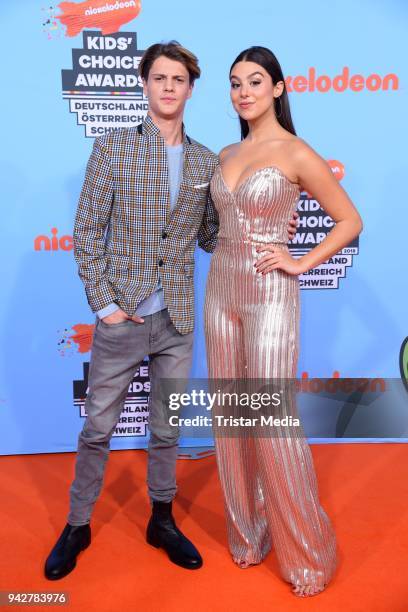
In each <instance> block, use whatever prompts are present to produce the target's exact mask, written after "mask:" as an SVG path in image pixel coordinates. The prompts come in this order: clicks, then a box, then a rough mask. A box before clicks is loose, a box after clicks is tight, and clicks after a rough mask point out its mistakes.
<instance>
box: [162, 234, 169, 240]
mask: <svg viewBox="0 0 408 612" xmlns="http://www.w3.org/2000/svg"><path fill="white" fill-rule="evenodd" d="M167 236H168V233H167V232H163V233H162V238H163V240H164V239H165V238H167Z"/></svg>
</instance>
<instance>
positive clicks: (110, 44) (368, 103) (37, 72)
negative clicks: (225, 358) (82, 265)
mask: <svg viewBox="0 0 408 612" xmlns="http://www.w3.org/2000/svg"><path fill="white" fill-rule="evenodd" d="M407 12H408V9H407V6H406V5H405V4H404V3H402V2H383V3H371V2H369V1H368V0H367V1H363V2H358V3H355V2H352V1H351V0H346V1H345V2H342V3H341V4H339V5H338V6H336V5H333V4H332V3H331V4H328V3H327V2H325V1H323V0H316V1H315V2H313V3H304V2H301V1H300V0H295V1H294V0H292V1H290V2H287V3H282V2H280V3H271V2H269V1H268V0H253V1H252V2H251V3H250V4H248V3H247V2H244V1H243V0H235V1H234V2H232V1H231V2H229V1H227V2H213V1H211V0H210V2H207V3H204V4H197V3H195V2H191V1H190V2H188V1H187V0H181V1H179V2H176V3H170V2H166V1H164V0H151V1H149V2H144V0H142V2H140V1H139V0H126V1H114V0H107V1H106V0H94V1H92V0H86V1H85V2H62V3H60V4H59V5H53V6H49V4H48V5H47V4H45V3H44V2H39V1H36V0H23V1H21V2H18V3H11V2H8V3H2V6H1V8H0V15H1V23H2V36H1V39H0V46H1V57H2V69H1V80H2V96H1V98H0V104H1V109H2V117H3V121H2V129H1V134H2V137H1V143H2V146H1V148H0V169H1V194H2V198H1V200H2V239H1V243H0V248H1V264H2V265H1V287H2V299H1V300H0V335H1V337H0V343H1V348H2V356H1V361H2V362H1V372H0V376H1V379H0V432H1V435H0V453H2V454H13V453H36V452H58V451H67V450H74V449H75V448H76V443H77V435H78V432H79V431H80V429H81V428H82V425H83V422H84V418H85V416H86V414H85V410H84V400H85V397H86V392H87V376H88V367H89V359H90V349H91V344H92V334H93V328H94V321H95V318H94V315H93V314H92V313H91V311H90V309H89V307H88V304H87V301H86V299H85V293H84V290H83V286H82V283H81V281H80V280H79V278H78V276H77V268H76V264H75V261H74V258H73V251H72V248H73V245H72V229H73V220H74V215H75V210H76V205H77V201H78V196H79V193H80V190H81V186H82V181H83V179H84V173H85V167H86V162H87V159H88V156H89V154H90V151H91V148H92V144H93V139H94V138H95V137H96V136H98V135H101V134H104V133H105V132H106V131H108V130H111V129H114V128H118V127H129V128H131V127H133V126H135V125H137V124H138V123H139V122H140V121H142V120H143V117H145V115H146V112H147V101H146V100H145V99H144V98H143V92H142V89H141V82H140V79H139V76H138V64H139V61H140V57H141V55H142V53H143V51H144V49H146V48H147V47H148V46H149V45H151V44H152V43H154V42H159V41H164V40H170V39H177V40H179V41H180V42H181V43H182V44H184V45H185V46H186V47H188V48H190V49H191V50H192V51H193V52H194V53H196V54H197V55H198V57H199V59H200V65H201V68H202V78H201V79H200V80H199V81H197V83H196V86H195V90H194V94H193V97H192V99H191V100H190V101H189V103H188V109H187V113H186V125H187V128H188V133H189V134H190V135H191V136H192V137H193V138H195V139H196V140H198V141H200V142H202V143H203V144H205V145H207V146H208V147H210V148H211V149H212V150H214V151H216V152H218V151H219V150H220V149H221V148H222V147H223V146H225V145H226V144H228V143H231V142H233V141H237V140H238V139H239V129H238V120H237V118H236V116H235V113H234V111H233V109H232V107H231V104H230V101H229V82H228V71H229V67H230V65H231V63H232V61H233V59H234V58H235V57H236V55H237V54H238V53H239V52H240V51H241V50H242V49H244V48H246V47H248V46H250V45H254V44H258V45H263V46H267V47H269V48H271V49H272V50H273V51H274V53H275V54H276V55H277V57H278V59H279V60H280V62H281V64H282V67H283V71H284V74H285V78H286V86H287V89H288V92H289V98H290V103H291V108H292V113H293V118H294V123H295V127H296V129H297V133H298V135H299V136H301V137H302V138H303V139H304V140H306V141H307V142H308V143H309V144H310V145H311V146H312V147H313V148H314V149H315V150H317V151H318V152H319V153H320V155H322V156H323V157H324V158H325V159H326V160H327V162H328V163H329V164H330V166H331V169H332V171H333V172H334V174H335V176H336V178H337V180H339V181H340V182H341V184H342V185H343V186H344V188H345V189H346V190H347V192H348V193H349V195H350V197H351V198H352V200H353V201H354V202H355V204H356V206H357V207H358V209H359V211H360V212H361V215H362V217H363V220H364V224H365V227H364V232H363V234H362V235H361V236H360V237H359V238H358V239H356V240H355V241H354V242H353V243H352V244H350V245H348V246H347V248H345V249H343V251H342V252H341V253H339V254H337V255H336V256H335V257H333V258H332V259H331V260H330V261H328V262H327V263H324V264H322V265H321V266H319V267H318V268H317V269H315V270H312V271H311V272H309V273H308V274H305V275H303V276H302V277H301V279H300V282H301V287H302V291H301V294H302V325H301V353H300V361H299V377H301V378H302V379H303V380H304V381H308V382H309V383H312V382H313V381H314V380H315V379H317V378H324V379H328V380H326V384H328V383H329V382H330V380H333V379H336V378H339V377H340V378H343V377H347V378H348V377H349V378H369V379H373V378H375V379H377V381H376V385H377V386H376V388H375V393H374V395H375V397H374V396H373V397H374V399H373V398H371V400H370V401H369V402H368V403H367V402H366V406H365V412H364V415H361V414H357V411H356V410H355V408H353V402H354V405H356V404H357V403H358V400H356V398H355V393H353V394H351V395H350V394H349V395H347V393H346V394H345V395H344V394H343V396H342V397H341V398H340V400H339V398H338V402H339V403H338V405H337V406H336V409H335V410H334V411H333V415H334V417H332V416H331V417H330V419H331V422H330V426H329V427H328V428H327V429H326V430H324V431H323V430H322V429H321V422H322V421H321V413H319V412H316V410H314V407H315V406H316V405H317V403H318V400H317V399H316V401H315V402H311V403H310V402H309V408H306V409H305V411H304V420H305V427H306V430H307V432H308V435H309V437H310V438H311V439H316V440H320V441H321V440H327V439H329V440H332V441H339V440H347V439H350V438H352V439H355V440H360V439H372V440H378V439H380V440H381V439H399V440H403V439H405V438H408V433H407V431H408V430H407V427H406V421H405V407H406V403H407V399H408V395H407V390H406V389H405V388H404V386H403V385H402V382H403V381H404V379H406V378H407V352H408V349H407V348H406V343H405V338H406V336H407V335H408V325H407V316H406V314H407V309H406V308H407V307H406V296H407V293H406V274H405V267H406V266H405V265H404V260H405V256H406V254H405V246H404V245H405V243H406V236H405V230H404V227H405V226H404V219H405V209H406V198H405V188H406V176H407V157H406V152H405V148H406V142H407V136H408V134H407V129H406V122H405V115H406V103H407V101H406V97H405V96H404V93H405V84H406V82H407V79H406V72H407V63H406V57H405V55H404V54H403V53H402V52H401V47H400V41H401V40H405V38H406V26H407ZM404 98H405V100H404ZM404 103H405V106H404ZM299 215H300V219H299V229H298V233H297V235H296V237H295V239H294V241H293V243H292V245H291V249H292V250H293V253H294V254H302V253H305V252H307V251H308V250H309V249H311V248H313V247H314V246H315V245H316V244H318V243H319V242H320V241H321V240H322V239H323V238H324V237H325V235H326V234H327V232H328V231H330V228H331V227H332V220H331V219H330V217H328V216H327V215H326V213H325V212H324V211H323V210H322V209H321V207H320V205H319V202H317V201H316V200H315V199H314V198H313V195H310V194H306V193H303V194H302V195H301V198H300V201H299ZM209 262H210V256H209V255H208V254H206V253H203V252H198V251H197V253H196V264H197V265H196V276H195V280H196V311H197V316H196V331H195V347H194V362H193V370H192V376H193V377H195V378H205V377H206V356H205V340H204V328H203V316H202V310H203V300H204V293H205V281H206V274H207V271H208V266H209ZM226 350H227V349H226ZM316 385H317V386H318V383H316ZM384 389H386V390H387V393H388V396H387V398H388V399H387V398H386V399H385V400H384ZM148 394H149V375H148V361H145V362H144V363H143V364H142V365H141V367H140V368H139V370H138V371H137V372H135V378H134V381H133V383H132V384H131V385H130V387H129V393H128V397H127V400H126V403H125V406H124V410H123V413H122V416H121V419H120V422H119V423H118V426H117V429H116V431H115V434H114V437H113V439H112V445H111V447H112V448H113V449H119V448H141V447H145V446H146V439H147V438H146V434H147V430H146V424H147V415H148V405H147V402H148ZM326 396H327V393H326ZM353 398H354V399H353ZM376 406H377V408H376ZM330 419H329V420H330ZM333 419H334V420H333ZM319 432H320V433H319ZM197 437H198V438H199V439H197V440H195V441H194V439H193V438H194V436H193V437H191V433H190V435H189V436H188V435H187V434H186V435H185V436H183V438H182V445H184V446H187V445H190V446H191V444H192V443H193V442H195V443H197V444H202V445H206V444H211V438H210V437H205V436H204V437H203V436H202V435H201V436H199V434H198V432H197ZM192 440H193V441H192Z"/></svg>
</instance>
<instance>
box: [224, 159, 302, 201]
mask: <svg viewBox="0 0 408 612" xmlns="http://www.w3.org/2000/svg"><path fill="white" fill-rule="evenodd" d="M217 167H218V169H219V173H220V176H221V180H222V182H223V184H224V187H225V189H226V190H227V191H228V193H229V194H230V195H232V196H234V195H235V194H236V193H237V192H238V191H239V190H240V189H241V188H242V187H243V186H244V185H246V184H247V183H248V181H250V180H251V179H252V178H254V177H255V176H256V175H257V174H259V173H260V172H262V171H264V170H276V171H277V172H278V173H279V174H280V175H281V176H282V178H284V179H285V180H286V181H287V182H288V183H289V185H292V187H294V188H295V189H296V190H297V191H299V192H300V188H299V186H298V184H297V183H293V182H292V181H291V180H289V178H288V177H287V176H286V174H285V173H284V172H282V170H281V169H280V168H279V167H278V166H274V165H271V166H263V167H262V168H258V169H257V170H254V172H252V173H251V174H250V175H249V176H247V177H246V179H244V180H243V181H242V182H241V183H240V184H239V185H237V187H235V189H233V190H232V191H231V189H230V188H229V187H228V185H227V183H226V182H225V179H224V175H223V173H222V170H221V164H218V166H217Z"/></svg>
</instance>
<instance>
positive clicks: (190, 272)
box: [184, 262, 194, 280]
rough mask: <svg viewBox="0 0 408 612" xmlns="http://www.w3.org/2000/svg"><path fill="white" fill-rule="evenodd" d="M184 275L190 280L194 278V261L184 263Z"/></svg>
mask: <svg viewBox="0 0 408 612" xmlns="http://www.w3.org/2000/svg"><path fill="white" fill-rule="evenodd" d="M184 276H185V278H186V279H188V280H192V279H193V278H194V263H193V262H190V263H185V264H184Z"/></svg>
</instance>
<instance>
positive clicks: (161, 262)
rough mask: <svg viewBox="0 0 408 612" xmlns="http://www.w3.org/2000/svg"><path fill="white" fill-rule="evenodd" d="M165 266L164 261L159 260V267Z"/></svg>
mask: <svg viewBox="0 0 408 612" xmlns="http://www.w3.org/2000/svg"><path fill="white" fill-rule="evenodd" d="M163 264H164V261H163V260H162V259H159V266H160V267H161V266H162V265H163Z"/></svg>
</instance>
